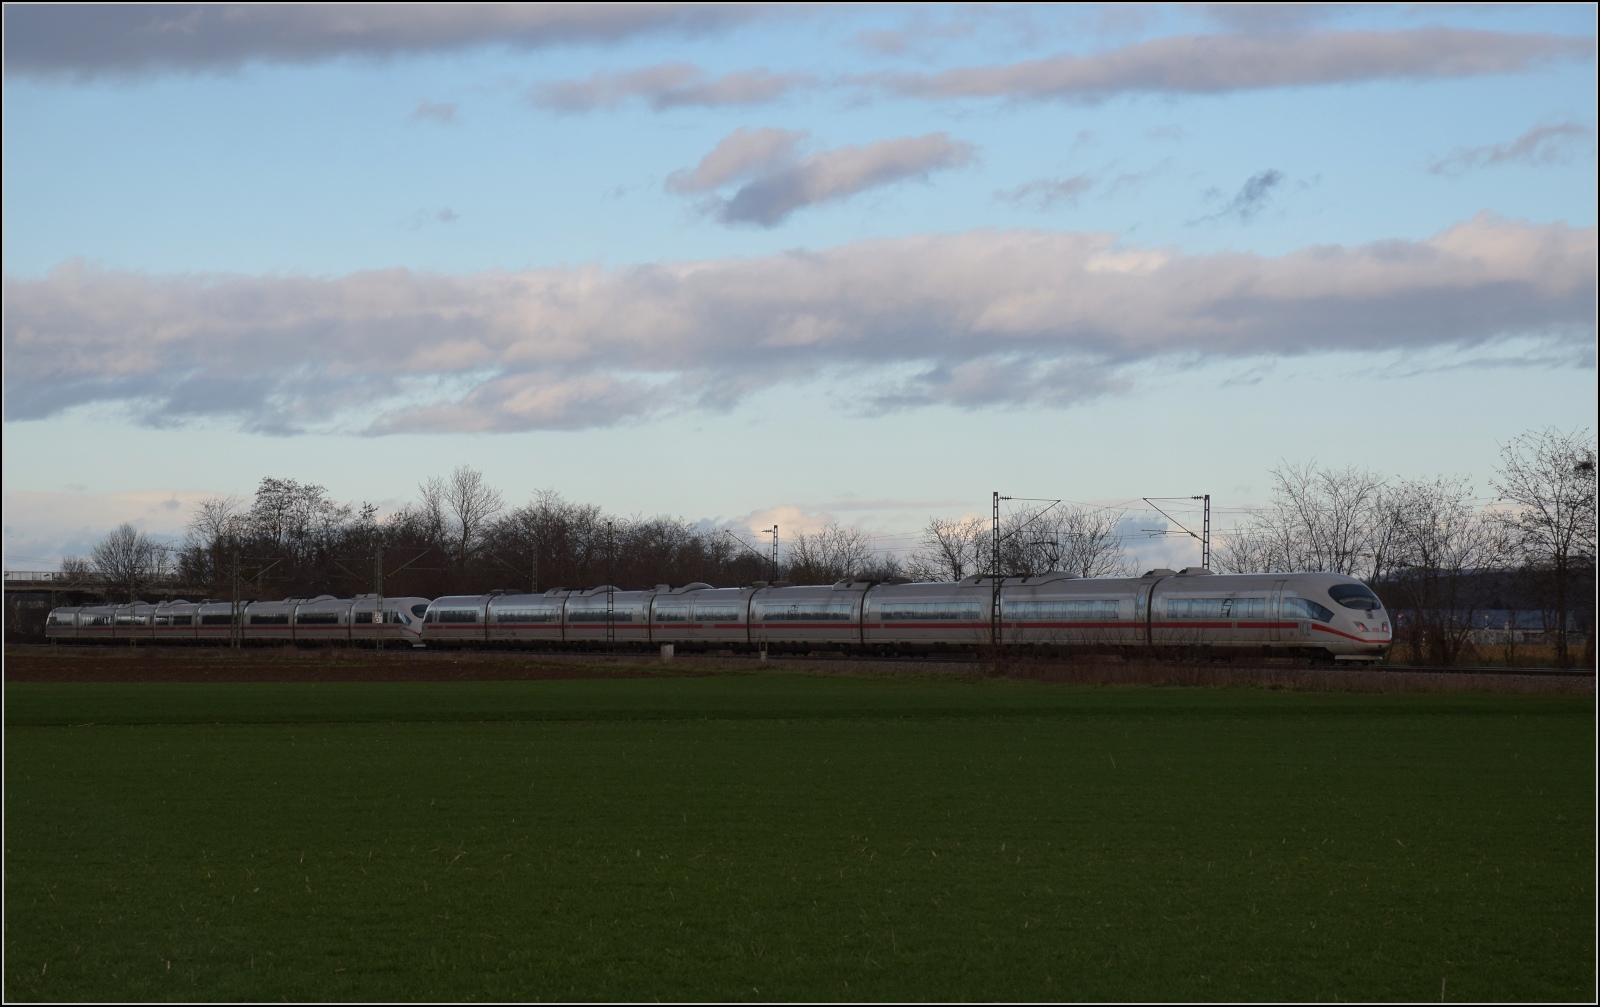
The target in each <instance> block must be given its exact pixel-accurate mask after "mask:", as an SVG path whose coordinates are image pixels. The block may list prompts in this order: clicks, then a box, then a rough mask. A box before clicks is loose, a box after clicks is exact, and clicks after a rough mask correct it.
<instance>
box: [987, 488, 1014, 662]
mask: <svg viewBox="0 0 1600 1007" xmlns="http://www.w3.org/2000/svg"><path fill="white" fill-rule="evenodd" d="M1009 499H1011V498H1010V497H1003V496H1001V495H1000V491H999V490H995V491H994V527H993V534H994V541H993V542H992V543H991V544H990V546H989V580H990V585H991V591H992V597H991V598H990V599H989V642H990V643H992V644H994V645H995V647H996V648H997V649H998V648H999V646H1000V642H1001V624H1000V580H1001V577H1000V501H1002V500H1009Z"/></svg>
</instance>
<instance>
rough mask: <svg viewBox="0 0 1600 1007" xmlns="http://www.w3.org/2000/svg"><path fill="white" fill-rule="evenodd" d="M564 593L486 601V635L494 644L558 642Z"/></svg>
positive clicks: (561, 591)
mask: <svg viewBox="0 0 1600 1007" xmlns="http://www.w3.org/2000/svg"><path fill="white" fill-rule="evenodd" d="M565 607H566V592H565V591H564V590H563V589H561V588H555V589H552V590H550V591H546V592H545V593H543V594H502V595H499V596H497V597H493V598H490V599H489V601H488V608H487V610H486V611H487V618H488V625H487V629H488V636H489V639H490V640H491V641H494V642H496V643H523V644H527V643H546V644H550V643H560V642H561V641H562V640H563V639H565V636H564V632H565V627H563V626H562V624H561V611H562V609H563V608H565Z"/></svg>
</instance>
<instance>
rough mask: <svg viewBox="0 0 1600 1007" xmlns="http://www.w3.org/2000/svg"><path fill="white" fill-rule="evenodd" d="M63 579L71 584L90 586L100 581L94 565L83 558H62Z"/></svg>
mask: <svg viewBox="0 0 1600 1007" xmlns="http://www.w3.org/2000/svg"><path fill="white" fill-rule="evenodd" d="M61 577H62V579H63V580H65V581H66V582H67V583H69V584H73V585H80V584H81V585H84V586H88V585H90V584H93V583H95V581H96V580H97V579H98V578H97V575H96V574H95V569H94V564H93V563H91V562H89V561H88V560H86V559H84V558H83V557H82V556H63V557H61Z"/></svg>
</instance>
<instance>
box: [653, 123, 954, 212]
mask: <svg viewBox="0 0 1600 1007" xmlns="http://www.w3.org/2000/svg"><path fill="white" fill-rule="evenodd" d="M807 135H808V134H806V133H804V132H799V131H795V130H786V129H737V130H734V131H733V132H732V133H730V134H728V135H727V136H726V137H724V138H723V139H722V140H721V142H719V143H718V144H717V145H716V147H714V148H712V150H711V152H710V153H709V154H707V155H706V156H705V157H703V158H701V159H700V163H699V164H697V165H695V167H694V168H693V169H692V170H688V171H675V172H673V173H672V174H671V175H670V176H668V178H667V183H666V188H667V191H668V192H676V193H681V194H691V193H702V192H711V191H712V190H715V189H719V188H722V187H724V186H727V185H730V184H732V183H734V182H742V184H741V185H740V186H739V188H738V190H737V191H735V192H734V193H733V195H732V196H726V197H725V196H721V195H711V196H709V197H708V198H706V199H704V200H702V202H701V204H700V208H701V210H702V211H703V212H705V213H707V214H709V215H711V216H714V217H716V218H717V219H718V220H720V221H722V222H723V223H725V224H755V225H757V226H760V227H776V226H777V225H778V224H781V223H782V222H783V221H784V220H785V219H786V218H787V217H788V216H789V215H790V214H791V213H793V212H795V211H796V210H798V209H801V208H802V207H806V206H814V205H816V204H818V203H828V202H835V201H837V200H842V199H848V198H850V197H851V196H854V195H857V194H858V193H861V192H865V191H866V190H868V189H875V188H879V187H882V186H885V185H892V184H894V183H896V182H904V181H907V180H909V179H926V178H927V177H928V176H929V175H930V174H932V173H933V172H935V171H940V170H943V169H946V168H959V167H964V166H965V165H968V164H970V163H972V161H973V160H974V158H975V157H976V155H977V148H975V147H973V146H972V144H970V143H966V142H964V141H961V140H952V139H950V135H949V134H948V133H929V134H927V135H926V136H905V137H899V138H897V139H894V140H879V141H877V142H876V143H869V144H866V145H864V146H860V147H855V146H846V147H834V148H832V149H829V150H823V151H819V152H817V153H815V154H811V155H809V156H807V157H804V158H802V157H800V156H799V153H798V150H799V145H800V142H801V141H802V140H804V139H805V138H806V136H807Z"/></svg>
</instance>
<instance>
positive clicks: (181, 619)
mask: <svg viewBox="0 0 1600 1007" xmlns="http://www.w3.org/2000/svg"><path fill="white" fill-rule="evenodd" d="M156 625H157V626H193V625H194V616H192V615H158V616H156Z"/></svg>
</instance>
